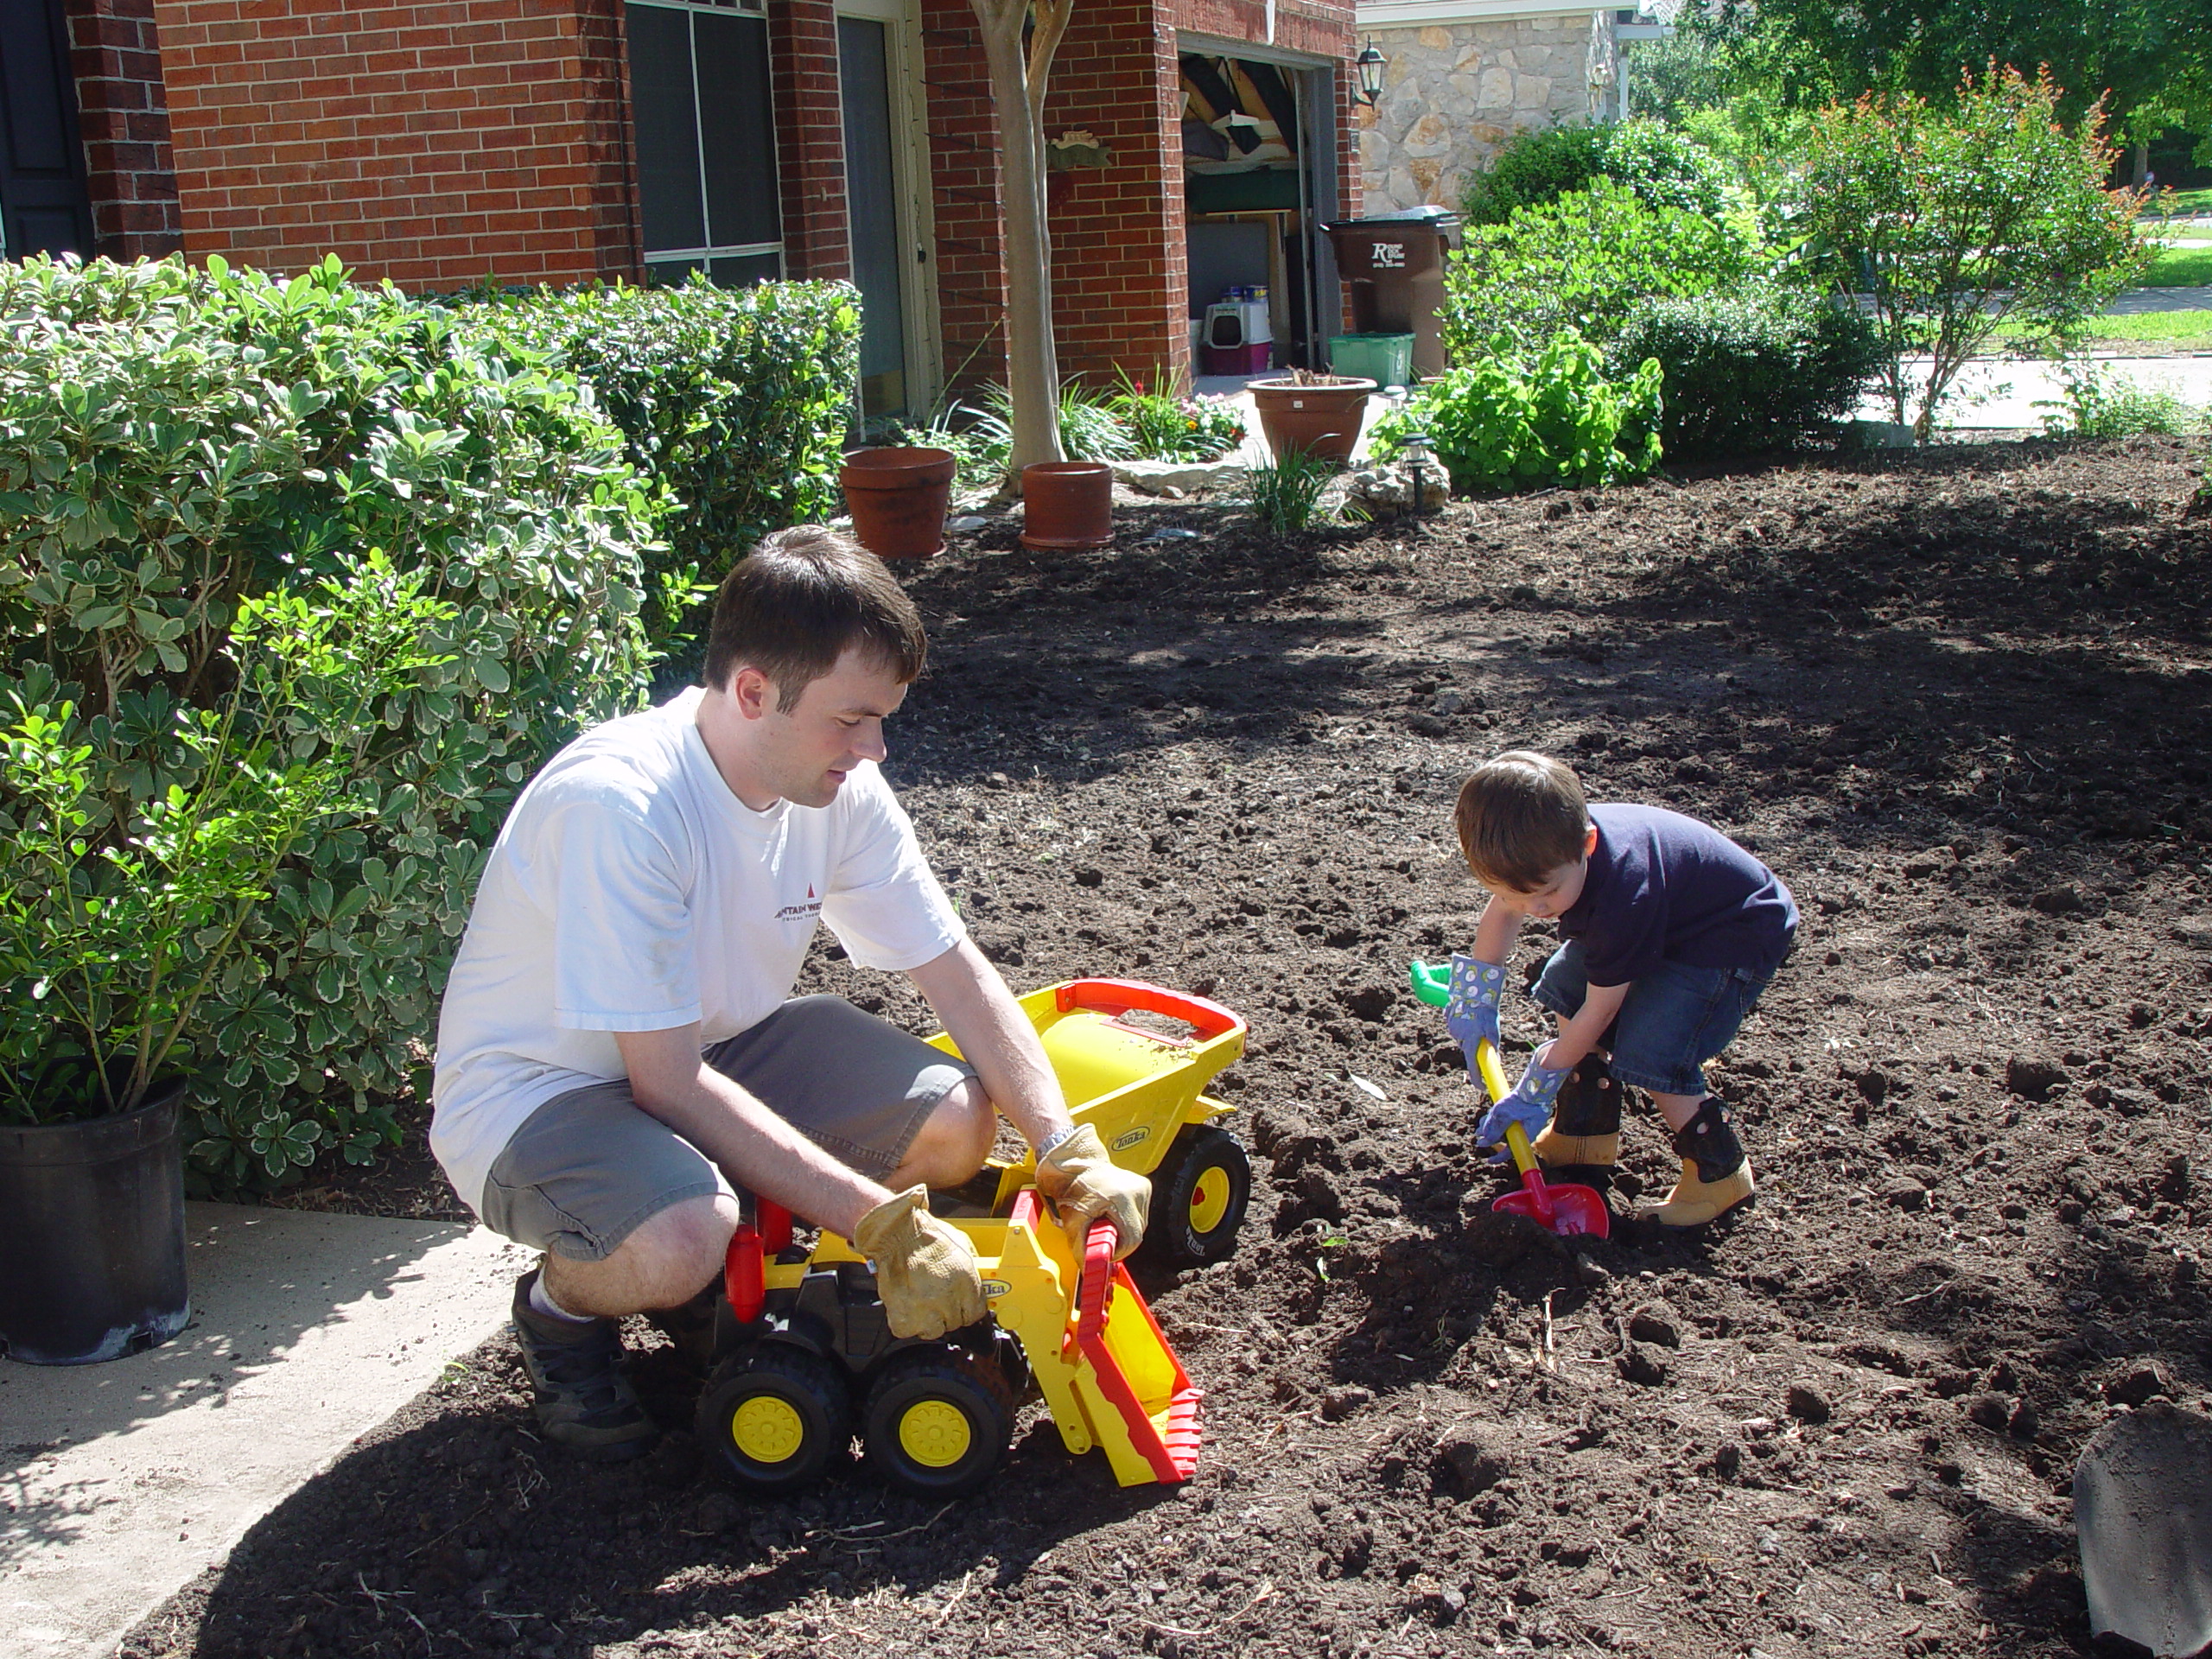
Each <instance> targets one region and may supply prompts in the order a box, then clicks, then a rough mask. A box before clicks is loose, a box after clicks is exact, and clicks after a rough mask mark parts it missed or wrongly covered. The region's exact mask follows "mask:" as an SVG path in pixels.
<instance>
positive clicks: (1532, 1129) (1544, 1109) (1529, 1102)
mask: <svg viewBox="0 0 2212 1659" xmlns="http://www.w3.org/2000/svg"><path fill="white" fill-rule="evenodd" d="M1573 1070H1574V1068H1573V1066H1571V1065H1569V1066H1561V1067H1560V1069H1559V1070H1558V1071H1553V1070H1552V1069H1551V1068H1550V1067H1549V1066H1546V1065H1538V1064H1537V1062H1536V1061H1535V1060H1530V1061H1529V1069H1528V1070H1527V1071H1523V1072H1522V1074H1521V1081H1520V1082H1518V1083H1516V1084H1514V1085H1513V1092H1512V1093H1511V1094H1510V1095H1508V1096H1506V1097H1505V1098H1504V1099H1503V1100H1501V1101H1499V1102H1498V1103H1497V1105H1495V1106H1493V1107H1491V1109H1490V1110H1488V1111H1487V1112H1484V1114H1483V1121H1482V1122H1479V1123H1478V1124H1477V1125H1476V1126H1475V1139H1476V1141H1478V1143H1480V1144H1481V1145H1483V1146H1485V1147H1488V1146H1495V1145H1497V1143H1498V1142H1499V1141H1503V1140H1504V1139H1505V1126H1506V1125H1507V1124H1509V1123H1518V1124H1519V1125H1520V1126H1521V1127H1522V1128H1524V1129H1526V1130H1528V1132H1529V1134H1530V1135H1535V1133H1537V1131H1539V1130H1540V1129H1541V1128H1543V1127H1544V1125H1545V1124H1546V1123H1547V1122H1549V1121H1550V1120H1551V1115H1552V1103H1553V1102H1554V1101H1555V1100H1557V1099H1558V1098H1559V1091H1560V1084H1564V1083H1565V1082H1566V1081H1567V1077H1569V1075H1571V1074H1572V1073H1573Z"/></svg>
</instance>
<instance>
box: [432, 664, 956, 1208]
mask: <svg viewBox="0 0 2212 1659" xmlns="http://www.w3.org/2000/svg"><path fill="white" fill-rule="evenodd" d="M705 695H706V694H705V693H704V692H703V691H701V690H698V689H697V688H696V687H695V688H693V689H692V690H689V691H686V692H684V693H683V695H682V696H678V697H677V698H676V699H674V700H673V701H672V702H667V703H664V704H663V705H662V706H661V707H659V708H658V709H648V710H647V711H646V712H645V713H644V714H639V715H627V716H626V717H624V718H622V719H620V720H615V721H608V722H607V724H606V725H604V726H601V727H599V728H595V729H594V730H593V731H590V732H587V733H586V734H584V735H583V736H582V737H580V738H578V739H577V740H576V741H575V742H573V743H571V744H569V747H566V748H564V749H563V750H562V751H561V752H560V753H558V754H556V755H555V756H554V757H553V759H552V760H550V761H549V762H547V764H546V766H545V769H544V770H543V772H539V773H538V774H537V777H536V778H534V779H531V784H530V786H529V787H528V788H527V789H525V790H524V791H523V792H522V797H521V798H520V799H518V801H516V803H515V804H514V810H512V812H510V813H509V814H508V815H507V821H506V823H505V826H504V827H503V828H502V829H500V831H499V840H498V841H497V842H494V843H493V848H492V856H491V859H490V861H489V862H488V863H486V866H485V868H484V879H483V880H482V882H481V883H480V885H479V887H478V888H477V893H476V905H475V908H474V910H472V911H471V912H470V913H469V918H468V931H467V933H465V934H464V935H463V936H462V938H461V954H460V956H459V957H457V958H456V959H455V961H454V965H453V973H452V975H451V976H450V977H449V978H448V981H447V984H446V994H445V1001H444V1006H443V1007H442V1008H441V1010H440V1012H439V1017H438V1056H437V1071H436V1077H435V1084H434V1089H433V1093H434V1098H435V1103H436V1109H435V1113H434V1114H433V1116H432V1118H431V1121H430V1149H431V1151H432V1152H433V1153H435V1154H436V1155H437V1160H438V1162H439V1163H440V1164H441V1165H442V1166H443V1167H444V1169H445V1172H446V1174H447V1175H448V1178H450V1179H451V1180H452V1181H453V1184H454V1191H456V1192H459V1193H460V1194H461V1198H463V1199H464V1200H465V1201H466V1202H467V1203H468V1204H469V1205H471V1206H472V1207H475V1206H479V1205H480V1197H481V1194H482V1192H483V1190H484V1178H485V1177H486V1175H487V1174H488V1173H490V1171H491V1168H492V1165H493V1162H494V1161H495V1160H497V1159H498V1157H499V1154H500V1153H501V1152H502V1151H504V1150H505V1147H506V1144H507V1141H508V1140H509V1138H510V1137H511V1136H512V1135H513V1134H514V1132H515V1131H516V1130H517V1129H518V1128H520V1127H521V1126H522V1123H523V1121H524V1119H525V1118H527V1117H528V1116H530V1115H531V1113H532V1112H533V1111H535V1110H536V1109H537V1108H538V1107H540V1106H542V1105H543V1104H544V1103H546V1102H547V1101H549V1100H550V1099H552V1098H553V1097H554V1096H556V1095H561V1094H565V1093H567V1092H568V1091H569V1090H571V1089H580V1088H583V1087H585V1086H586V1085H588V1084H594V1083H599V1082H603V1081H605V1080H607V1079H608V1078H611V1077H623V1076H626V1075H627V1074H626V1071H625V1069H624V1067H623V1065H622V1056H621V1051H620V1049H619V1048H617V1047H616V1046H615V1042H614V1037H613V1033H616V1032H618V1031H665V1030H667V1029H669V1028H670V1027H675V1026H683V1025H688V1024H690V1022H691V1021H693V1020H697V1021H698V1022H699V1036H700V1041H701V1043H702V1045H705V1044H711V1043H718V1042H721V1041H724V1040H725V1039H728V1038H731V1037H734V1036H736V1035H737V1033H740V1032H741V1031H744V1030H746V1029H747V1027H751V1026H753V1025H756V1024H758V1023H759V1022H760V1020H765V1019H766V1018H767V1016H768V1015H770V1014H773V1013H774V1012H775V1011H776V1009H777V1008H779V1007H781V1006H782V1004H783V1002H784V1001H785V998H786V997H788V996H789V995H791V986H792V983H793V982H795V981H796V980H797V979H798V971H799V967H800V964H801V963H803V962H804V959H805V957H806V950H807V945H808V944H809V942H810V940H811V939H812V938H813V937H814V930H815V926H816V924H817V922H827V923H829V927H830V931H833V932H834V933H836V936H837V938H838V939H839V941H840V942H841V943H842V944H843V945H844V947H845V950H846V954H847V955H849V957H851V958H852V959H853V960H854V961H855V962H856V963H860V964H861V965H862V966H863V967H868V968H878V969H887V970H898V969H907V968H918V967H919V966H921V965H922V964H923V963H926V962H930V961H931V960H933V959H935V958H936V957H939V956H941V955H943V954H944V952H945V951H946V950H950V949H951V948H952V947H953V946H954V945H955V944H958V943H959V942H960V940H961V939H962V938H963V937H964V936H965V934H966V931H967V930H966V929H965V928H964V927H963V925H962V923H961V920H960V917H959V915H958V913H957V912H955V911H954V909H953V908H952V905H951V902H950V900H949V899H947V898H946V897H945V894H944V888H943V887H939V886H938V880H937V878H936V876H934V875H933V874H931V872H930V868H929V866H928V864H927V863H926V862H925V861H924V860H923V857H922V852H921V848H920V847H919V845H918V843H917V842H916V841H915V838H914V827H913V824H912V822H911V821H910V820H909V819H908V818H907V817H906V812H905V810H903V809H901V808H900V806H899V803H898V801H897V799H896V798H893V795H892V792H891V786H890V785H888V784H887V783H885V782H884V780H883V775H882V773H880V772H878V771H877V770H876V768H875V766H874V765H873V764H871V763H863V764H861V765H860V766H855V767H854V768H853V769H852V771H851V772H849V773H848V774H847V775H846V778H845V782H844V784H843V785H842V787H841V788H840V789H839V790H838V791H837V797H836V799H835V800H834V801H832V802H831V803H830V804H829V805H828V806H825V807H809V806H796V805H794V804H791V802H789V801H779V802H778V803H777V804H775V806H773V807H772V808H771V809H770V810H767V811H766V812H755V811H753V810H752V809H751V808H750V807H748V806H747V805H746V804H744V803H743V802H742V801H741V800H739V799H738V798H737V797H736V796H734V795H733V794H732V793H730V790H729V785H728V784H726V783H724V782H723V781H722V776H721V772H718V771H716V770H715V763H714V760H713V759H712V758H711V757H710V756H709V754H708V753H707V746H706V743H705V741H704V740H703V739H702V738H701V737H700V735H699V728H698V726H697V725H696V715H697V711H698V707H699V702H700V700H701V698H702V697H703V696H705Z"/></svg>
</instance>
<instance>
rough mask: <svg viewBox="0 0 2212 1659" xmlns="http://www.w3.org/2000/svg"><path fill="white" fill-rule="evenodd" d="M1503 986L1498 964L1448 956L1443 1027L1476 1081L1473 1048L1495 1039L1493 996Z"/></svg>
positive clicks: (1480, 1077)
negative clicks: (1448, 984)
mask: <svg viewBox="0 0 2212 1659" xmlns="http://www.w3.org/2000/svg"><path fill="white" fill-rule="evenodd" d="M1504 989H1505V969H1504V967H1503V965H1502V964H1501V963H1495V962H1478V961H1477V960H1476V959H1475V958H1474V957H1469V956H1457V955H1455V956H1454V957H1452V984H1451V990H1450V1001H1446V1003H1445V1005H1444V1028H1445V1029H1446V1031H1448V1032H1450V1033H1452V1038H1453V1039H1454V1040H1455V1041H1457V1042H1458V1043H1459V1047H1460V1050H1461V1052H1463V1053H1465V1055H1466V1057H1467V1075H1468V1076H1469V1077H1472V1078H1473V1079H1474V1080H1475V1081H1476V1082H1477V1083H1478V1084H1479V1083H1480V1082H1481V1081H1482V1073H1481V1072H1480V1071H1477V1070H1476V1069H1475V1049H1476V1047H1477V1046H1478V1045H1480V1044H1482V1043H1484V1042H1485V1041H1487V1042H1489V1043H1491V1044H1493V1045H1495V1044H1496V1043H1497V999H1498V995H1499V993H1500V992H1502V991H1503V990H1504Z"/></svg>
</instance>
